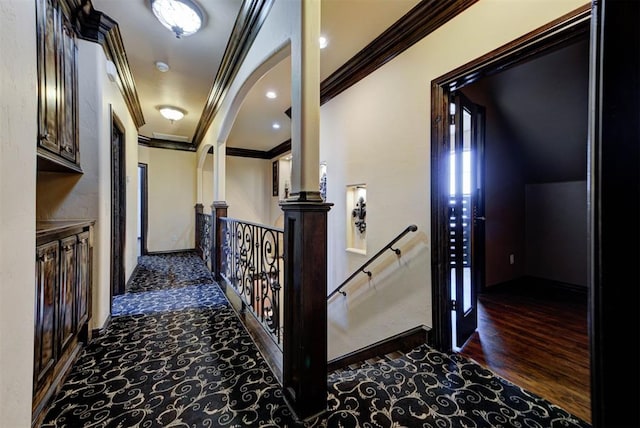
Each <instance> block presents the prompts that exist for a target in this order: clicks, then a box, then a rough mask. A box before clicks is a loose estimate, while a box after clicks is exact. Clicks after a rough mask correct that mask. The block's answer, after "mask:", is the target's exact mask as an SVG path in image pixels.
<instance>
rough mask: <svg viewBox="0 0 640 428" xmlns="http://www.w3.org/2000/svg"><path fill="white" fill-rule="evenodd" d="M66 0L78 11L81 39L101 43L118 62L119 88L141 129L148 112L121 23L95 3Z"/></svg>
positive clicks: (76, 21) (105, 51)
mask: <svg viewBox="0 0 640 428" xmlns="http://www.w3.org/2000/svg"><path fill="white" fill-rule="evenodd" d="M62 1H64V2H66V4H67V8H68V9H69V10H73V11H75V12H74V14H73V18H74V25H75V26H76V30H77V31H78V34H79V35H80V38H82V39H84V40H87V41H90V42H94V43H98V44H100V45H101V46H102V49H103V50H104V53H105V55H106V57H107V59H108V60H109V61H112V62H113V63H114V64H115V66H116V70H117V72H118V76H119V77H120V78H119V79H118V88H119V89H120V92H121V93H122V96H123V97H124V101H125V103H126V105H127V109H128V110H129V113H130V114H131V117H132V118H133V122H134V123H135V125H136V128H138V129H140V127H142V125H144V124H145V121H144V115H143V114H142V107H141V106H140V99H139V98H138V92H137V90H136V84H135V81H134V80H133V74H132V73H131V69H130V68H129V61H128V60H127V53H126V52H125V49H124V43H123V42H122V35H121V34H120V27H119V26H118V23H117V22H116V21H114V20H113V19H111V18H110V17H109V16H108V15H106V14H104V13H103V12H100V11H98V10H95V9H94V8H93V4H92V3H91V2H89V3H88V4H87V6H85V8H83V7H82V6H81V5H80V0H62Z"/></svg>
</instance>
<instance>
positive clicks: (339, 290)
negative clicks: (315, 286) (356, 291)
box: [327, 224, 418, 300]
mask: <svg viewBox="0 0 640 428" xmlns="http://www.w3.org/2000/svg"><path fill="white" fill-rule="evenodd" d="M416 230H418V226H416V225H415V224H411V225H409V226H407V228H406V229H405V230H403V231H402V232H400V234H399V235H398V236H396V237H395V238H393V240H392V241H391V242H389V243H388V244H387V245H385V246H384V248H382V249H381V250H380V251H378V252H377V253H376V254H375V255H374V256H372V257H371V258H370V259H369V260H367V261H366V262H365V263H364V264H363V265H362V266H360V267H359V268H358V269H356V270H355V271H354V272H353V273H352V274H351V275H350V276H349V278H347V279H345V280H344V281H343V282H342V284H340V285H339V286H338V287H337V288H336V289H335V290H333V291H332V292H331V293H330V294H329V295H328V296H327V300H329V299H330V298H331V297H333V296H334V295H336V294H337V293H340V294H342V295H343V296H346V295H347V293H345V292H344V291H342V287H344V286H345V285H346V284H347V283H348V282H349V281H351V280H352V279H353V278H355V277H356V275H358V274H359V273H361V272H362V273H365V274H367V276H368V277H369V278H371V271H368V270H364V268H366V267H367V266H369V265H370V264H371V263H372V262H373V261H374V260H375V259H377V258H378V257H380V255H381V254H382V253H384V252H385V251H387V250H391V251H393V252H394V253H396V255H398V256H399V255H400V254H401V252H400V249H399V248H393V244H395V243H396V242H398V241H399V240H400V239H402V237H403V236H404V235H406V234H407V233H409V232H415V231H416Z"/></svg>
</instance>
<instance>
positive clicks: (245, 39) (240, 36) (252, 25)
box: [192, 0, 275, 148]
mask: <svg viewBox="0 0 640 428" xmlns="http://www.w3.org/2000/svg"><path fill="white" fill-rule="evenodd" d="M274 1H275V0H243V2H242V6H241V7H240V12H238V16H237V17H236V22H235V24H234V26H233V30H232V31H231V37H230V38H229V41H228V42H227V47H226V49H225V51H224V55H223V57H222V61H221V63H220V67H219V68H218V72H217V73H216V77H215V79H214V81H213V84H212V85H211V89H210V90H209V95H208V96H207V102H206V104H205V107H204V110H203V111H202V114H201V115H200V120H199V121H198V125H197V126H196V131H195V134H194V136H193V139H192V143H193V145H194V146H195V147H196V148H198V147H199V146H200V143H201V142H202V140H203V139H204V136H205V134H206V133H207V131H208V129H209V126H210V125H211V123H212V122H213V118H214V117H215V115H216V114H217V113H218V110H219V109H220V105H221V104H222V100H223V98H224V96H225V95H226V93H227V91H228V90H229V87H230V86H231V83H232V82H233V79H235V77H236V75H237V74H238V70H239V69H240V66H241V65H242V62H243V61H244V59H245V57H246V56H247V53H248V52H249V48H250V47H251V45H252V44H253V41H254V40H255V38H256V36H257V35H258V32H259V31H260V28H261V27H262V24H263V23H264V21H265V20H266V19H267V15H268V13H269V11H270V10H271V6H272V5H273V3H274Z"/></svg>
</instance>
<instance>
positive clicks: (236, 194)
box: [226, 156, 272, 225]
mask: <svg viewBox="0 0 640 428" xmlns="http://www.w3.org/2000/svg"><path fill="white" fill-rule="evenodd" d="M226 162H227V177H226V184H227V203H228V204H229V212H228V215H229V217H233V218H237V219H240V220H245V221H250V222H254V223H260V224H268V225H270V224H271V218H270V212H271V200H272V196H271V194H272V193H271V161H269V160H265V159H255V158H243V157H239V156H227V159H226Z"/></svg>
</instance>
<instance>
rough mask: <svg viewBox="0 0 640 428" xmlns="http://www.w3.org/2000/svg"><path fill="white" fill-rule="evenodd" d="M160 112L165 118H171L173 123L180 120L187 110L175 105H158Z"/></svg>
mask: <svg viewBox="0 0 640 428" xmlns="http://www.w3.org/2000/svg"><path fill="white" fill-rule="evenodd" d="M158 110H159V111H160V114H161V115H162V116H163V117H164V118H165V119H169V120H170V121H171V123H173V122H174V121H176V120H180V119H182V118H183V117H184V115H185V114H187V112H186V111H185V110H183V109H181V108H178V107H173V106H160V107H158Z"/></svg>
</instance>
